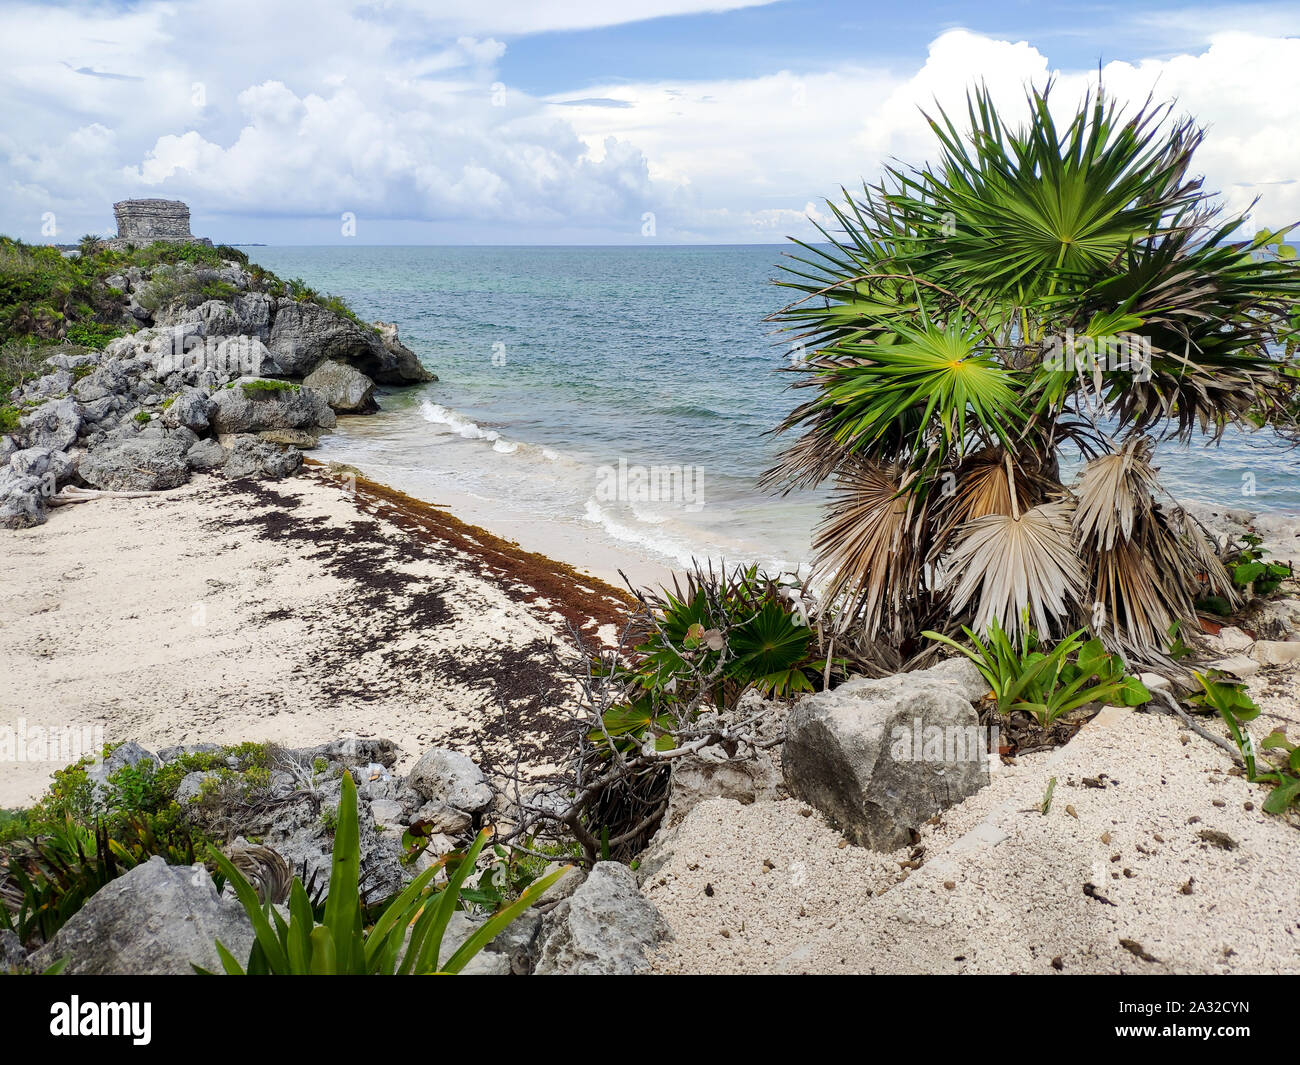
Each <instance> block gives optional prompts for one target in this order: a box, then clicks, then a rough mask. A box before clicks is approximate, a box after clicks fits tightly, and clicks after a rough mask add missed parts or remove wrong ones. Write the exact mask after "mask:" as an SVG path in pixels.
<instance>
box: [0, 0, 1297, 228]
mask: <svg viewBox="0 0 1300 1065" xmlns="http://www.w3.org/2000/svg"><path fill="white" fill-rule="evenodd" d="M1099 73H1100V76H1101V78H1102V80H1103V82H1104V84H1105V85H1106V87H1107V89H1108V91H1109V92H1111V93H1113V94H1115V95H1116V96H1118V97H1120V98H1122V99H1125V100H1130V101H1134V102H1141V101H1142V100H1144V99H1145V98H1146V97H1147V96H1148V95H1150V94H1152V93H1154V95H1155V97H1156V98H1157V99H1158V100H1172V101H1174V102H1175V106H1176V111H1177V112H1178V113H1180V114H1181V113H1187V114H1190V115H1192V116H1194V117H1195V118H1196V119H1197V120H1198V121H1199V122H1201V123H1202V124H1204V125H1206V126H1207V127H1208V129H1209V132H1208V135H1207V137H1206V141H1205V144H1204V145H1203V147H1202V148H1201V151H1200V153H1199V155H1198V157H1197V162H1196V166H1197V167H1198V169H1199V170H1200V171H1201V172H1203V173H1204V175H1205V177H1206V184H1207V187H1208V188H1210V189H1212V190H1214V191H1216V192H1218V193H1220V194H1221V195H1222V197H1223V200H1224V201H1225V203H1226V205H1227V206H1228V207H1229V208H1231V209H1233V210H1237V211H1245V210H1247V209H1248V208H1250V207H1251V204H1252V203H1253V202H1254V201H1256V200H1257V199H1258V203H1257V205H1256V206H1255V207H1254V209H1253V212H1252V222H1251V224H1252V225H1260V226H1264V225H1267V226H1269V227H1270V228H1278V227H1280V226H1283V225H1287V224H1290V223H1291V222H1294V221H1296V220H1298V219H1300V180H1298V179H1300V4H1297V3H1295V2H1290V3H1269V2H1264V3H1239V4H1217V3H1215V4H1195V3H1186V2H1181V3H1179V2H1165V0H1130V2H1123V3H1109V2H1090V3H1089V2H1081V3H1064V4H1049V3H1030V2H1022V0H983V2H981V3H978V4H972V3H936V2H931V0H908V2H906V3H898V2H894V3H890V4H881V3H875V2H848V0H551V2H547V0H420V2H413V0H369V2H358V3H347V2H341V3H340V2H335V3H331V2H328V0H316V2H300V0H222V2H221V3H214V2H212V0H141V2H122V0H116V2H104V3H78V2H65V3H59V2H42V3H39V4H34V3H24V2H14V0H0V190H2V192H0V233H5V234H8V235H11V236H17V237H21V238H23V239H25V240H32V241H41V240H44V241H51V240H53V241H57V242H75V241H76V240H77V239H79V238H80V236H81V235H82V234H84V233H99V234H104V235H111V234H112V233H113V232H114V223H113V214H112V203H113V202H114V201H116V200H120V199H127V198H137V197H164V198H169V199H182V200H185V201H186V202H187V203H189V204H190V207H191V211H192V229H193V231H194V232H195V233H196V234H197V235H202V236H209V237H211V238H212V239H213V240H215V241H217V242H218V243H221V242H226V243H253V242H259V243H270V244H343V243H347V242H349V241H353V242H357V243H361V244H606V243H627V244H636V243H644V242H656V243H774V242H779V241H781V240H783V239H784V238H785V237H787V236H791V235H793V236H798V237H802V238H807V237H810V236H812V235H813V234H814V232H815V231H814V229H813V225H812V220H817V219H822V218H824V216H825V214H826V208H825V199H826V198H827V197H835V196H836V195H837V190H838V189H839V188H840V187H841V186H849V187H853V186H855V185H859V186H860V184H861V182H862V181H863V180H864V179H865V180H871V181H874V180H875V179H876V178H877V177H878V175H879V172H880V168H881V166H882V165H884V164H887V163H889V162H890V161H893V160H901V161H903V162H905V163H908V164H921V163H923V162H924V161H925V160H926V159H927V158H929V157H932V156H933V154H934V148H933V139H932V136H931V134H930V133H929V131H928V130H927V128H926V126H925V123H924V119H923V118H922V116H921V113H920V110H919V108H920V107H922V106H924V107H933V106H934V105H935V103H936V102H937V103H938V104H939V105H940V106H944V107H947V108H953V107H959V106H962V105H963V102H964V97H965V93H966V91H967V89H968V88H969V87H970V86H971V85H972V84H974V83H976V82H978V81H981V80H983V81H985V82H986V83H987V84H988V85H989V87H990V89H991V90H992V92H993V93H994V96H995V98H996V99H997V100H998V101H999V103H1000V104H1001V105H1002V106H1004V107H1005V108H1007V109H1008V113H1009V114H1011V115H1018V114H1019V113H1020V111H1019V109H1020V108H1021V107H1022V106H1023V99H1024V93H1025V91H1026V88H1027V87H1029V86H1031V85H1042V84H1043V83H1044V82H1045V81H1046V80H1047V79H1048V78H1049V77H1055V79H1056V88H1055V90H1054V98H1055V101H1056V106H1058V107H1060V108H1062V109H1070V108H1072V106H1073V105H1074V103H1075V102H1077V100H1078V99H1079V97H1080V96H1081V95H1082V93H1083V92H1084V91H1085V90H1086V89H1087V88H1088V87H1089V86H1090V85H1093V84H1095V82H1096V80H1097V77H1098V75H1099Z"/></svg>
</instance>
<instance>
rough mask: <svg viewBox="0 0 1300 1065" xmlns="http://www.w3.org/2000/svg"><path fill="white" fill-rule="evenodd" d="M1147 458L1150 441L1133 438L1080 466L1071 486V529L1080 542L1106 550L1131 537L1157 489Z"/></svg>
mask: <svg viewBox="0 0 1300 1065" xmlns="http://www.w3.org/2000/svg"><path fill="white" fill-rule="evenodd" d="M1150 458H1151V439H1150V438H1149V437H1146V436H1135V437H1133V438H1132V439H1130V440H1129V441H1128V442H1127V443H1125V444H1124V445H1123V446H1122V447H1121V448H1120V449H1119V450H1118V451H1112V452H1110V453H1109V454H1106V455H1099V456H1097V458H1095V459H1093V460H1092V461H1091V462H1089V463H1088V464H1087V465H1086V466H1084V468H1083V471H1082V472H1081V473H1080V475H1079V480H1078V482H1077V483H1076V484H1075V487H1074V492H1075V495H1076V497H1077V498H1078V509H1077V510H1076V511H1075V512H1074V528H1075V531H1076V532H1077V533H1078V534H1079V539H1080V540H1081V541H1082V542H1083V543H1085V544H1091V545H1092V546H1093V547H1095V548H1096V549H1097V550H1099V551H1109V550H1111V549H1112V548H1113V547H1114V546H1115V543H1116V541H1117V540H1131V539H1132V538H1133V529H1134V526H1135V524H1136V523H1138V522H1139V521H1141V520H1142V519H1143V518H1144V517H1146V515H1147V513H1148V512H1149V511H1150V510H1151V507H1152V506H1153V504H1154V498H1155V494H1156V492H1158V491H1159V490H1160V482H1159V480H1158V479H1157V478H1156V471H1155V470H1154V469H1152V468H1151V465H1150V462H1149V459H1150Z"/></svg>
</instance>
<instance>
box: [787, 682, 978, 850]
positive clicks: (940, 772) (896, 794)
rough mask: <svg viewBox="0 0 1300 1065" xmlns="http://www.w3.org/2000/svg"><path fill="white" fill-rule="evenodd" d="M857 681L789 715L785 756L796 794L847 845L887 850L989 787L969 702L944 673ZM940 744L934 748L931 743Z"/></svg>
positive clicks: (964, 689) (806, 702)
mask: <svg viewBox="0 0 1300 1065" xmlns="http://www.w3.org/2000/svg"><path fill="white" fill-rule="evenodd" d="M950 669H951V667H947V668H942V669H937V671H936V670H918V671H916V672H914V673H900V674H897V675H895V676H892V677H886V678H883V679H881V680H868V679H866V678H861V677H859V678H854V679H852V680H849V681H847V682H846V683H845V684H843V685H841V686H840V687H839V688H836V689H835V690H833V691H829V692H818V693H817V694H815V695H812V696H809V697H807V698H806V699H803V700H802V701H801V702H800V703H799V704H798V705H796V706H795V708H794V709H793V710H792V711H791V712H790V716H789V718H788V719H787V722H786V741H785V746H784V748H783V749H782V752H781V762H782V768H783V770H784V773H785V781H786V784H787V785H788V786H789V788H790V791H791V793H792V794H794V795H796V796H798V797H800V798H802V799H804V800H805V801H807V802H809V803H811V804H812V805H813V806H815V807H816V808H817V809H819V810H821V811H822V813H824V814H826V815H827V816H828V817H830V818H831V819H832V820H833V821H834V822H835V823H836V824H837V825H838V826H839V827H840V828H841V830H842V831H843V832H844V834H845V836H847V837H848V838H849V839H850V840H851V841H852V842H854V843H858V844H860V845H863V846H867V847H871V848H872V849H874V850H881V851H890V850H894V849H895V848H897V847H901V846H903V845H904V844H906V843H909V842H911V833H912V831H914V830H916V829H918V828H920V826H921V825H922V824H923V823H924V822H925V821H927V820H928V819H929V818H931V817H933V816H934V815H935V814H936V813H938V812H939V811H940V810H945V809H947V808H948V807H949V806H952V805H954V804H956V803H959V802H961V801H962V800H963V799H965V798H966V797H967V796H968V795H971V794H973V793H974V792H976V791H978V790H979V789H980V788H982V787H983V786H984V785H985V784H987V783H988V781H989V763H988V754H987V750H986V748H985V745H984V737H983V733H982V730H980V729H979V727H978V726H979V718H978V715H977V714H976V712H975V709H974V707H973V706H971V702H970V695H968V694H967V693H968V692H970V691H972V690H973V688H974V685H973V684H971V685H967V686H965V687H963V686H962V685H961V684H960V683H955V682H954V680H953V677H952V675H951V674H950V672H949V670H950ZM936 737H937V743H936Z"/></svg>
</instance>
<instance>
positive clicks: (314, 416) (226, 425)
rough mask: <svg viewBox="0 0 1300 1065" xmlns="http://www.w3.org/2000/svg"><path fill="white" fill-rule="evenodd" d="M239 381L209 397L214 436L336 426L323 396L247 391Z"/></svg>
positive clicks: (309, 392) (244, 380)
mask: <svg viewBox="0 0 1300 1065" xmlns="http://www.w3.org/2000/svg"><path fill="white" fill-rule="evenodd" d="M256 380H258V379H257V378H253V377H248V378H240V379H239V380H238V381H236V382H235V383H234V385H233V386H232V387H230V388H220V389H217V391H216V393H215V394H214V395H213V396H212V404H213V406H212V410H211V412H210V414H209V419H210V421H211V424H212V428H213V430H214V431H216V432H217V433H254V432H258V431H260V430H262V429H311V428H318V427H319V428H322V429H332V428H334V426H335V425H336V424H338V419H336V418H335V416H334V412H333V411H332V410H330V407H329V404H328V403H326V402H325V397H324V396H322V395H321V394H320V393H319V392H316V391H314V390H312V389H310V388H291V389H284V390H280V391H265V392H257V391H254V392H251V393H250V392H246V391H245V390H244V387H243V386H244V385H245V384H250V383H252V382H254V381H256Z"/></svg>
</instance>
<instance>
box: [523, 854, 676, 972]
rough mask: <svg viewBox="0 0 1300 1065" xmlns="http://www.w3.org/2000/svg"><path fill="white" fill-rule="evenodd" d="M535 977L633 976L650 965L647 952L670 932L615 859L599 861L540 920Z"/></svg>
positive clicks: (626, 869)
mask: <svg viewBox="0 0 1300 1065" xmlns="http://www.w3.org/2000/svg"><path fill="white" fill-rule="evenodd" d="M540 934H541V947H540V950H539V952H538V959H537V967H536V970H535V972H536V975H538V976H631V975H635V974H636V973H642V972H645V971H646V970H648V969H649V968H650V962H649V960H648V959H647V957H646V955H647V953H649V952H650V951H653V950H654V948H655V947H656V946H658V944H659V943H660V942H662V941H663V940H664V939H666V938H668V937H669V936H670V935H671V932H670V931H669V928H668V924H667V922H666V921H664V919H663V917H662V916H661V915H660V913H659V911H658V910H656V909H655V908H654V906H652V905H651V904H650V903H649V902H648V901H647V900H646V898H645V896H644V895H642V894H641V891H640V889H639V888H638V887H637V883H636V876H635V875H634V874H633V873H632V870H630V869H629V868H628V867H627V866H625V865H620V864H619V863H618V862H597V863H596V865H595V867H594V868H593V869H592V870H591V873H590V874H589V875H588V876H587V879H586V880H584V881H583V883H582V885H581V886H580V887H579V888H578V889H577V890H576V891H575V892H574V893H573V894H572V895H571V896H569V898H567V899H565V900H564V901H562V902H561V903H560V904H559V905H558V906H556V907H555V909H553V910H552V911H551V912H550V913H549V914H547V915H546V918H545V920H544V921H543V922H542V929H541V933H540Z"/></svg>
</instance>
